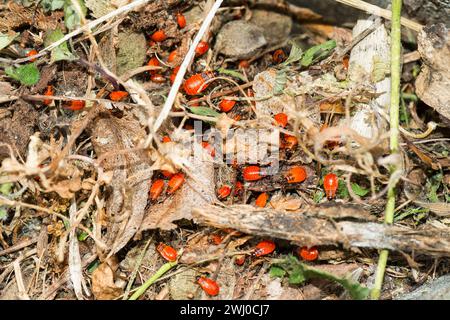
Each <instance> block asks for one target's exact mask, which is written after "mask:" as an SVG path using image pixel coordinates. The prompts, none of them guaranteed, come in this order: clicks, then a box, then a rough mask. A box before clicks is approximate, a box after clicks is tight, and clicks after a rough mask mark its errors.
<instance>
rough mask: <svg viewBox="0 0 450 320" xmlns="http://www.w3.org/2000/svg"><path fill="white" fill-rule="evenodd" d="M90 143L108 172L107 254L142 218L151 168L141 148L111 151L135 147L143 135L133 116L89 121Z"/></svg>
mask: <svg viewBox="0 0 450 320" xmlns="http://www.w3.org/2000/svg"><path fill="white" fill-rule="evenodd" d="M92 126H93V129H92V131H93V132H92V144H93V146H94V149H95V152H96V154H97V156H98V157H102V156H105V155H106V154H108V155H107V156H106V157H105V160H104V161H103V168H104V171H105V173H106V174H108V173H112V181H111V182H110V183H109V185H108V186H107V187H106V190H105V191H106V195H107V202H106V213H107V216H108V226H107V233H106V235H105V238H106V243H107V245H108V247H109V248H110V254H114V253H116V252H117V251H119V250H120V249H121V248H122V247H123V246H125V245H126V244H127V242H128V241H129V240H130V239H131V238H132V237H133V236H134V235H135V233H136V231H137V230H138V229H139V226H140V225H141V222H142V219H143V218H144V211H145V207H146V205H147V198H148V188H149V185H150V181H149V180H150V178H151V171H150V165H149V162H150V161H149V159H148V157H147V154H146V153H144V152H143V151H134V152H131V151H130V152H126V153H120V154H118V153H115V152H118V151H120V150H126V149H132V148H134V147H136V146H137V145H138V143H139V141H140V140H141V139H143V137H144V136H145V131H144V130H143V129H142V128H141V127H140V125H139V122H138V121H137V120H135V119H133V118H130V117H129V118H126V117H124V118H121V119H119V118H115V117H113V116H111V115H110V114H109V113H104V114H101V116H100V117H98V118H97V119H96V120H95V121H94V123H93V124H92Z"/></svg>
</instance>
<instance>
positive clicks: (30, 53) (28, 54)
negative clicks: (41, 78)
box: [26, 49, 38, 62]
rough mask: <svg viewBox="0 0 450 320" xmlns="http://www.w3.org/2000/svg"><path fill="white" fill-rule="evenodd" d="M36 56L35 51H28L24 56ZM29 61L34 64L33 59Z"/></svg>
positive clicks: (34, 59)
mask: <svg viewBox="0 0 450 320" xmlns="http://www.w3.org/2000/svg"><path fill="white" fill-rule="evenodd" d="M37 54H38V52H37V51H36V50H34V49H33V50H30V51H28V53H27V54H26V56H27V57H32V56H35V55H37ZM30 61H31V62H34V61H36V58H33V59H30Z"/></svg>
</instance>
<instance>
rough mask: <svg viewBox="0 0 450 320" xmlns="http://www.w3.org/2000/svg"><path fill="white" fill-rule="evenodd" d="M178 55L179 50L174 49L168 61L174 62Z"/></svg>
mask: <svg viewBox="0 0 450 320" xmlns="http://www.w3.org/2000/svg"><path fill="white" fill-rule="evenodd" d="M176 57H177V50H173V51H172V52H171V53H170V54H169V57H168V58H167V62H173V61H174V60H175V58H176Z"/></svg>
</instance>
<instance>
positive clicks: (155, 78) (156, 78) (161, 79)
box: [150, 73, 166, 83]
mask: <svg viewBox="0 0 450 320" xmlns="http://www.w3.org/2000/svg"><path fill="white" fill-rule="evenodd" d="M150 80H152V81H153V82H156V83H164V82H166V78H165V77H164V76H163V75H162V74H159V73H156V74H154V75H152V76H151V77H150Z"/></svg>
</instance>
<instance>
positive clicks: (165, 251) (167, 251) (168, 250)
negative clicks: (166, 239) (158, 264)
mask: <svg viewBox="0 0 450 320" xmlns="http://www.w3.org/2000/svg"><path fill="white" fill-rule="evenodd" d="M156 250H157V251H158V252H159V253H160V254H161V255H162V257H163V258H164V259H166V260H167V261H170V262H174V261H176V260H177V255H178V254H177V250H175V249H174V248H172V247H171V246H168V245H166V244H164V243H162V242H161V243H160V244H159V245H158V247H156Z"/></svg>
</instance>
